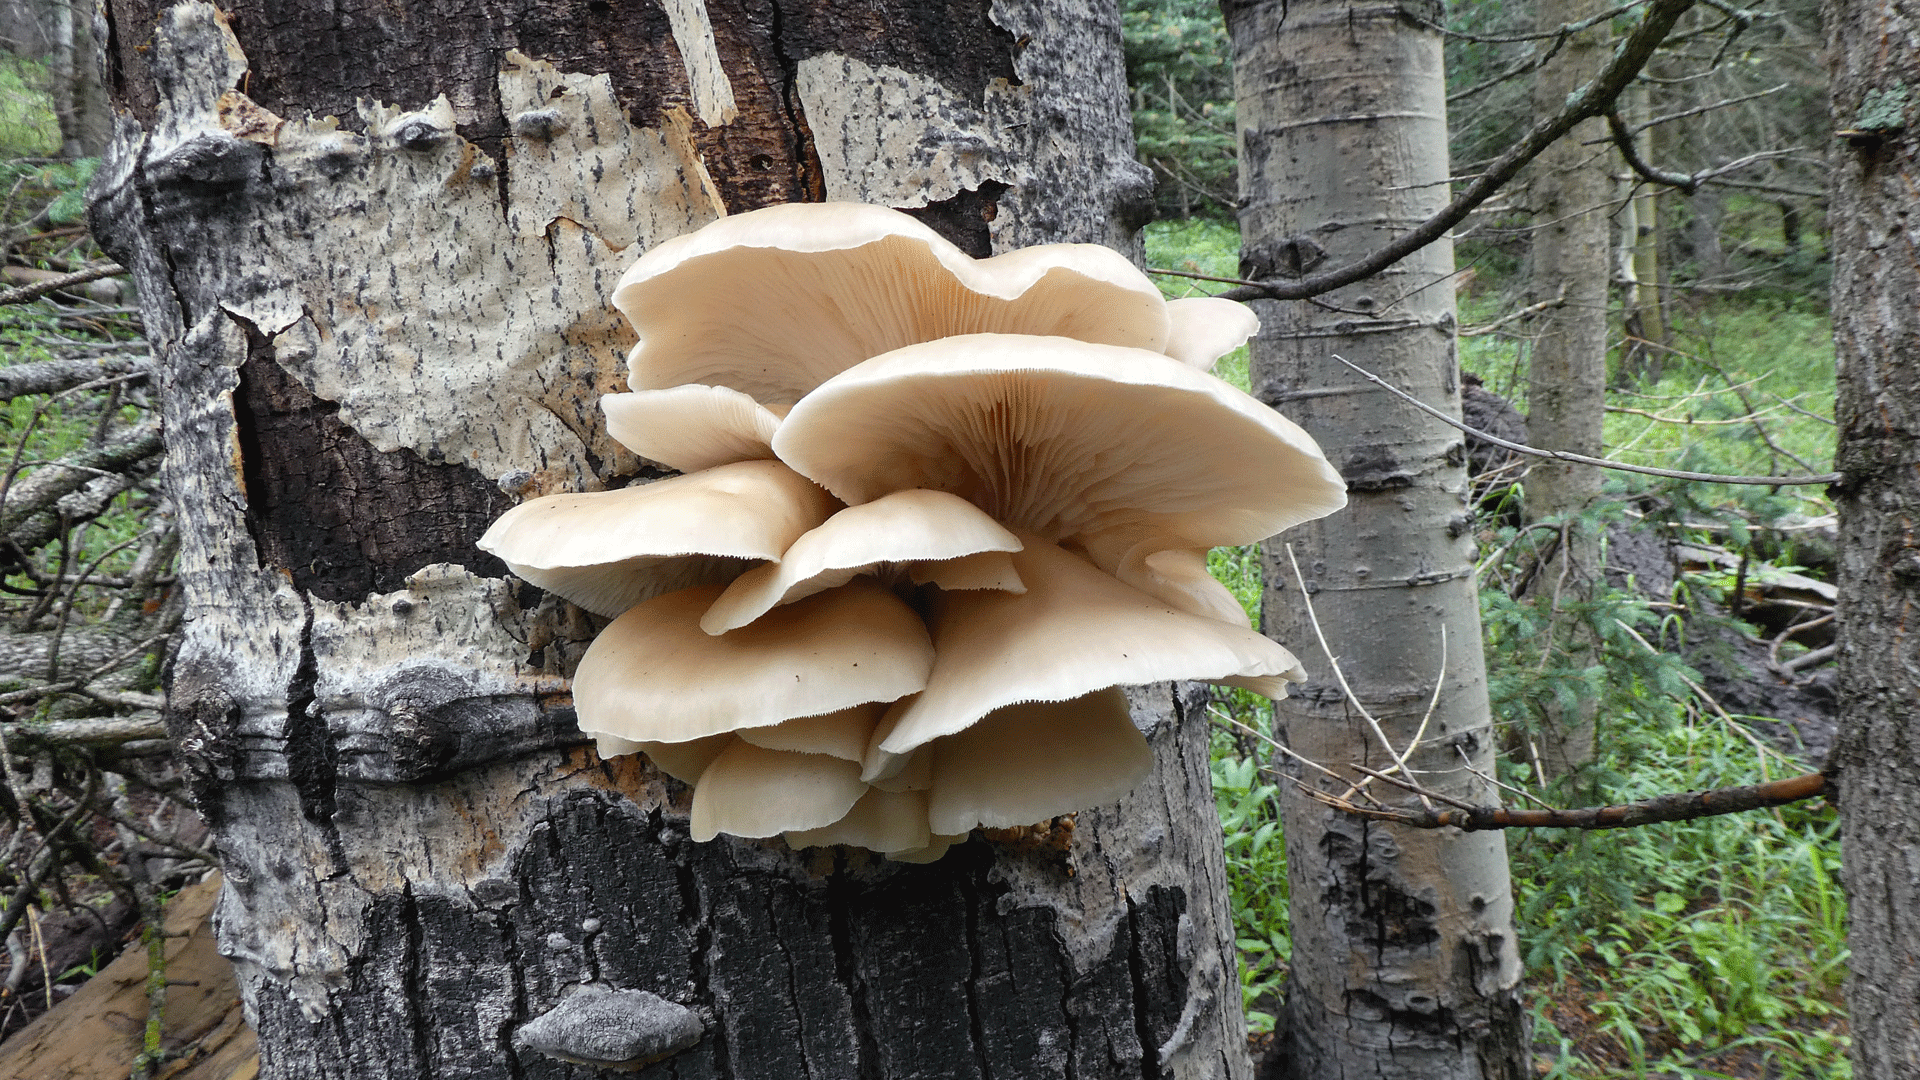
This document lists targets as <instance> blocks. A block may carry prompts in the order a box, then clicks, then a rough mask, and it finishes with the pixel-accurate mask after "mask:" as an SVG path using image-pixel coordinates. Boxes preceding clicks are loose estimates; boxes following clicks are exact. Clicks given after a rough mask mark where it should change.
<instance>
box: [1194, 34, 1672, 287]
mask: <svg viewBox="0 0 1920 1080" xmlns="http://www.w3.org/2000/svg"><path fill="white" fill-rule="evenodd" d="M1693 5H1694V0H1653V2H1652V3H1651V4H1649V5H1648V7H1647V13H1646V14H1645V15H1644V16H1642V17H1641V19H1640V23H1639V25H1637V26H1635V27H1634V28H1633V31H1632V32H1631V33H1629V34H1628V35H1627V37H1626V38H1625V40H1623V41H1621V43H1620V45H1619V46H1618V47H1617V48H1615V49H1614V53H1613V58H1612V59H1611V60H1610V61H1608V63H1607V66H1606V67H1605V68H1603V69H1602V70H1601V72H1600V74H1599V75H1598V76H1596V77H1595V78H1594V80H1593V81H1592V82H1590V83H1587V84H1586V85H1585V86H1583V87H1581V88H1580V89H1579V90H1576V91H1574V92H1573V94H1572V95H1570V96H1569V97H1568V98H1567V102H1566V104H1565V105H1564V106H1562V107H1561V109H1560V111H1559V112H1558V113H1555V114H1554V115H1553V116H1550V117H1548V118H1546V119H1544V120H1542V121H1540V122H1539V123H1537V124H1535V125H1534V126H1533V128H1532V130H1530V131H1528V132H1527V134H1526V135H1525V136H1524V137H1523V138H1522V139H1521V140H1520V141H1519V142H1517V143H1515V144H1514V145H1513V146H1511V147H1509V148H1508V149H1507V152H1506V153H1504V154H1501V155H1500V157H1499V158H1498V159H1496V160H1495V161H1494V163H1493V164H1492V165H1489V166H1487V169H1486V171H1485V172H1483V173H1481V174H1480V175H1479V177H1477V178H1476V179H1475V180H1474V181H1473V182H1472V183H1471V184H1468V185H1467V188H1466V190H1465V191H1462V192H1461V193H1460V194H1459V195H1458V196H1457V197H1456V198H1455V199H1454V200H1453V202H1451V203H1449V204H1448V205H1447V207H1446V209H1444V210H1442V211H1440V212H1439V213H1437V214H1435V215H1434V216H1432V217H1430V218H1428V219H1427V220H1426V221H1424V222H1422V223H1421V224H1420V225H1419V226H1417V227H1416V228H1414V229H1413V230H1411V231H1410V232H1408V233H1406V234H1405V235H1403V236H1401V237H1400V239H1398V240H1395V241H1393V242H1392V243H1390V244H1387V245H1386V246H1385V247H1382V248H1379V249H1377V250H1375V251H1374V253H1373V254H1371V255H1368V256H1366V257H1364V258H1361V259H1358V260H1356V261H1354V262H1351V263H1348V264H1346V265H1345V266H1339V267H1335V268H1334V269H1332V270H1329V271H1327V272H1325V273H1322V274H1315V275H1314V276H1312V277H1309V278H1302V279H1299V280H1296V281H1268V282H1262V283H1261V284H1260V285H1258V286H1242V287H1241V288H1237V289H1230V290H1228V291H1227V292H1225V293H1223V294H1221V295H1223V296H1225V297H1226V298H1227V299H1229V300H1303V299H1305V298H1307V297H1309V296H1318V295H1319V294H1321V293H1323V292H1331V291H1332V290H1334V289H1337V288H1340V287H1341V286H1343V285H1351V284H1352V283H1354V282H1356V281H1359V280H1360V279H1361V278H1366V277H1372V276H1373V275H1374V274H1377V273H1379V272H1380V271H1382V270H1385V269H1386V268H1387V267H1389V266H1392V265H1393V264H1394V263H1396V262H1399V261H1400V260H1401V259H1404V258H1406V257H1407V256H1408V255H1411V254H1413V253H1414V252H1416V251H1418V250H1420V249H1421V248H1423V247H1426V246H1427V245H1428V244H1431V243H1433V242H1434V241H1435V240H1438V239H1440V237H1442V236H1445V235H1446V233H1447V230H1448V229H1451V228H1453V227H1454V226H1455V225H1458V224H1459V223H1460V222H1461V221H1462V220H1463V219H1465V218H1466V216H1467V215H1468V214H1469V213H1472V212H1473V209H1474V208H1475V207H1477V206H1479V205H1480V204H1481V203H1483V202H1485V201H1487V199H1489V198H1491V197H1492V196H1493V193H1494V192H1496V191H1498V190H1499V189H1500V187H1501V186H1502V185H1503V184H1505V183H1506V182H1507V181H1508V180H1511V179H1513V177H1514V175H1515V174H1517V173H1518V172H1519V171H1520V170H1521V169H1522V168H1524V167H1525V166H1526V165H1527V163H1528V162H1530V161H1532V160H1533V159H1534V158H1536V157H1539V156H1540V153H1541V151H1543V150H1545V149H1546V148H1547V147H1548V146H1549V145H1551V144H1552V143H1553V142H1554V140H1556V139H1558V138H1560V137H1561V136H1562V135H1565V134H1566V133H1567V132H1569V131H1572V130H1573V128H1574V126H1575V125H1577V124H1579V123H1580V122H1581V121H1582V120H1586V119H1589V118H1591V117H1595V116H1599V115H1601V114H1602V113H1603V112H1605V111H1606V110H1607V109H1608V108H1609V107H1611V106H1612V104H1613V101H1614V99H1615V98H1617V97H1618V96H1619V95H1620V91H1622V90H1624V89H1626V86H1627V84H1628V83H1630V82H1632V81H1633V77H1634V76H1635V75H1637V74H1639V72H1640V69H1641V68H1642V67H1644V66H1646V63H1647V59H1648V58H1649V57H1651V56H1652V55H1653V51H1654V49H1655V48H1657V47H1658V46H1659V44H1660V42H1661V41H1662V40H1663V39H1665V38H1666V36H1667V33H1668V31H1670V30H1672V29H1673V24H1674V23H1675V22H1677V21H1678V20H1679V18H1680V16H1682V15H1684V14H1686V13H1687V11H1688V10H1689V9H1691V8H1692V7H1693Z"/></svg>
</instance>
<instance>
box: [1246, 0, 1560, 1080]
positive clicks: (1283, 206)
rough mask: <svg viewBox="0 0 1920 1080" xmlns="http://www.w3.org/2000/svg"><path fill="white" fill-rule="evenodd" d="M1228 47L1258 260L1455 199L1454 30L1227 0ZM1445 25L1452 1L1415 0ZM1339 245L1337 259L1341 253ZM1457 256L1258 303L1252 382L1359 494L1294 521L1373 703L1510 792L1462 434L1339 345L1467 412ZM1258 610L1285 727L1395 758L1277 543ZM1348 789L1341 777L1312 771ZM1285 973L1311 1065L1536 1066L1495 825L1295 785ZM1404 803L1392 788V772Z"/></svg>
mask: <svg viewBox="0 0 1920 1080" xmlns="http://www.w3.org/2000/svg"><path fill="white" fill-rule="evenodd" d="M1225 8H1226V13H1227V28H1228V32H1229V33H1230V34H1231V35H1232V37H1233V43H1234V84H1235V91H1236V95H1237V98H1238V101H1239V105H1238V109H1239V117H1240V127H1241V132H1240V137H1241V148H1240V161H1241V170H1242V172H1241V178H1242V185H1243V188H1244V193H1243V197H1244V199H1245V209H1244V210H1243V211H1242V214H1241V228H1242V232H1243V235H1244V237H1245V240H1244V245H1245V250H1246V252H1247V257H1246V262H1247V264H1248V265H1245V266H1243V267H1242V272H1243V276H1268V275H1271V274H1276V273H1279V274H1299V273H1302V272H1307V271H1311V270H1312V269H1313V268H1314V267H1315V266H1317V265H1319V264H1320V263H1322V262H1328V264H1329V265H1334V264H1337V263H1339V262H1345V261H1348V260H1351V259H1353V258H1355V257H1357V256H1359V255H1361V254H1363V253H1366V252H1368V251H1370V250H1372V249H1373V248H1375V247H1377V246H1379V245H1380V244H1383V243H1386V242H1387V241H1389V240H1391V239H1392V238H1393V237H1394V236H1395V235H1396V233H1398V232H1400V231H1401V230H1405V229H1409V228H1411V227H1413V226H1414V225H1416V224H1418V223H1419V222H1420V221H1421V220H1422V219H1424V218H1426V217H1427V216H1428V215H1429V214H1431V213H1432V212H1433V211H1434V210H1436V209H1438V208H1439V207H1440V206H1442V205H1444V204H1445V202H1446V200H1447V197H1448V193H1447V184H1446V177H1447V118H1446V104H1445V95H1446V88H1445V77H1444V72H1443V70H1442V60H1441V49H1440V44H1441V43H1440V36H1439V34H1437V33H1435V32H1433V31H1431V30H1428V29H1424V28H1420V27H1418V26H1416V25H1415V24H1414V23H1412V22H1411V21H1410V20H1407V19H1406V18H1404V17H1403V14H1402V12H1401V10H1400V9H1399V8H1398V7H1396V6H1395V5H1392V4H1352V3H1343V2H1338V0H1311V2H1307V0H1290V2H1287V3H1283V2H1280V0H1271V2H1261V3H1251V4H1241V3H1229V4H1227V5H1226V6H1225ZM1416 11H1417V12H1418V14H1419V15H1421V16H1422V17H1423V18H1426V19H1429V20H1432V21H1434V22H1438V21H1439V20H1440V19H1441V17H1442V13H1441V10H1440V6H1439V5H1438V4H1420V5H1418V6H1417V8H1416ZM1329 260H1331V261H1330V262H1329ZM1452 270H1453V252H1452V248H1451V246H1450V245H1448V244H1447V243H1445V242H1441V243H1436V244H1434V245H1432V246H1430V247H1428V248H1426V249H1424V250H1423V251H1421V252H1419V253H1417V254H1415V255H1413V256H1411V257H1409V258H1408V259H1405V260H1403V261H1402V262H1400V263H1399V264H1397V265H1395V266H1394V267H1393V268H1391V269H1390V270H1388V271H1386V272H1385V273H1383V274H1381V275H1380V276H1379V277H1377V278H1373V279H1369V280H1367V281H1363V282H1361V283H1359V284H1356V285H1352V286H1349V287H1347V288H1344V289H1340V290H1337V291H1335V292H1332V293H1329V294H1327V295H1325V296H1323V297H1320V298H1319V301H1318V302H1314V303H1304V302H1302V303H1293V302H1289V303H1267V302H1262V303H1259V304H1257V305H1256V306H1257V307H1258V309H1259V311H1260V316H1261V321H1262V329H1261V333H1260V337H1259V338H1258V339H1256V341H1255V344H1254V349H1253V369H1254V384H1255V387H1254V388H1255V392H1256V393H1257V394H1258V395H1259V396H1260V397H1261V398H1262V400H1264V401H1266V402H1268V403H1269V404H1271V405H1273V406H1275V407H1276V408H1279V409H1280V410H1281V411H1283V412H1285V413H1286V414H1287V415H1288V416H1290V417H1292V418H1293V419H1295V420H1296V421H1298V422H1299V423H1300V424H1301V425H1302V426H1303V427H1305V428H1306V429H1307V430H1308V431H1309V432H1310V433H1312V434H1313V436H1314V438H1316V439H1318V440H1319V441H1320V445H1321V446H1322V447H1323V448H1324V449H1325V450H1326V452H1327V456H1328V459H1329V460H1331V461H1332V462H1333V464H1334V465H1335V467H1337V468H1338V469H1339V470H1340V472H1341V474H1342V475H1343V476H1345V477H1346V480H1347V484H1348V493H1349V495H1350V496H1351V499H1352V503H1351V504H1350V505H1349V506H1348V508H1347V509H1346V510H1345V511H1342V512H1341V513H1338V514H1335V515H1333V516H1332V517H1329V518H1323V519H1321V520H1320V521H1317V522H1314V523H1312V524H1310V525H1308V526H1303V527H1302V528H1300V529H1298V530H1295V531H1293V532H1290V533H1289V534H1288V536H1287V540H1286V542H1287V543H1290V544H1291V545H1292V546H1293V547H1294V548H1295V549H1296V550H1297V552H1298V556H1299V563H1300V569H1301V572H1302V573H1303V574H1304V575H1305V577H1306V585H1305V588H1306V591H1307V592H1308V593H1309V594H1310V595H1311V596H1312V599H1313V602H1314V604H1315V606H1316V608H1317V609H1318V612H1319V618H1320V622H1321V624H1322V626H1323V627H1324V628H1325V630H1326V632H1327V638H1328V644H1329V645H1330V647H1331V649H1332V651H1333V652H1334V653H1335V654H1337V655H1338V656H1339V657H1340V662H1341V666H1342V668H1343V669H1344V670H1345V672H1346V674H1347V678H1348V679H1349V680H1350V681H1351V683H1352V685H1353V688H1354V690H1355V692H1356V693H1357V695H1358V697H1359V700H1360V703H1361V704H1363V705H1364V706H1365V707H1366V708H1367V709H1368V710H1370V711H1371V712H1372V713H1373V715H1375V716H1376V717H1378V718H1379V721H1380V724H1381V726H1382V728H1383V729H1384V730H1385V732H1386V735H1387V737H1388V738H1389V739H1390V740H1392V742H1393V744H1394V747H1395V749H1396V750H1397V751H1404V750H1405V749H1406V747H1407V746H1408V745H1409V744H1410V743H1411V742H1412V741H1413V736H1414V733H1415V732H1416V730H1417V729H1419V728H1420V727H1421V724H1422V718H1423V717H1425V716H1426V714H1427V712H1428V706H1429V702H1430V701H1433V700H1434V692H1435V682H1436V681H1438V682H1439V683H1440V686H1439V696H1438V702H1437V705H1436V706H1435V707H1434V709H1433V713H1432V717H1431V720H1430V721H1429V722H1427V724H1426V731H1425V735H1424V737H1423V739H1422V741H1421V743H1420V746H1419V748H1418V749H1417V750H1416V751H1414V753H1413V754H1412V756H1411V758H1410V759H1409V762H1408V764H1409V765H1410V766H1411V767H1412V768H1413V769H1415V770H1417V771H1418V772H1419V775H1420V779H1421V780H1422V781H1423V782H1424V783H1427V784H1430V785H1434V786H1435V787H1437V788H1439V789H1441V790H1445V791H1448V792H1450V793H1452V794H1455V795H1457V796H1460V797H1464V798H1467V799H1470V800H1473V801H1476V802H1483V801H1494V800H1496V794H1495V792H1494V791H1493V790H1492V789H1491V788H1490V787H1489V786H1487V785H1484V784H1482V782H1481V781H1479V780H1477V779H1475V778H1474V776H1473V775H1472V774H1471V773H1468V772H1465V771H1463V770H1462V769H1461V768H1460V766H1461V764H1462V762H1463V761H1464V762H1465V763H1467V764H1469V765H1471V766H1472V767H1473V768H1476V769H1479V770H1481V771H1482V772H1486V773H1488V774H1490V773H1491V770H1492V769H1493V759H1494V750H1495V746H1494V744H1495V735H1494V733H1493V729H1492V724H1491V719H1490V716H1489V711H1488V705H1487V687H1486V674H1485V669H1484V665H1483V663H1482V660H1481V655H1480V620H1479V615H1478V609H1477V606H1476V602H1475V596H1474V585H1473V575H1472V567H1473V559H1472V555H1473V540H1472V535H1471V532H1472V530H1471V528H1470V527H1469V521H1468V517H1467V511H1466V506H1465V505H1464V501H1463V500H1464V494H1465V491H1466V480H1467V478H1466V469H1465V464H1466V453H1465V446H1464V444H1463V442H1462V439H1461V436H1460V434H1459V433H1458V432H1457V431H1455V430H1453V429H1452V428H1448V427H1446V426H1445V425H1442V424H1440V423H1438V422H1437V421H1433V420H1430V419H1426V418H1424V417H1422V416H1421V415H1420V414H1419V413H1417V412H1414V411H1412V410H1410V409H1408V408H1407V407H1405V406H1404V405H1402V404H1400V403H1397V402H1396V401H1394V400H1393V399H1392V398H1390V397H1388V396H1387V395H1386V394H1385V393H1384V392H1382V391H1378V390H1375V389H1373V388H1371V387H1370V386H1369V385H1368V384H1366V383H1365V382H1364V381H1362V380H1361V379H1360V377H1359V376H1357V375H1354V374H1353V373H1352V372H1350V371H1348V370H1347V369H1346V368H1344V367H1342V366H1341V365H1340V364H1339V363H1337V362H1336V361H1334V360H1333V359H1331V354H1334V353H1339V354H1340V355H1342V356H1345V357H1347V358H1349V359H1351V360H1353V361H1354V362H1356V363H1358V364H1360V365H1361V366H1363V367H1366V368H1367V369H1369V370H1371V371H1374V372H1377V373H1379V374H1381V375H1383V376H1385V377H1386V378H1387V379H1389V380H1392V381H1393V382H1395V383H1396V384H1398V385H1400V386H1402V387H1405V388H1406V389H1407V390H1409V391H1411V392H1412V393H1414V394H1417V395H1419V396H1420V397H1421V398H1422V399H1424V400H1427V401H1430V402H1434V403H1436V404H1439V405H1441V406H1442V407H1448V406H1450V407H1451V408H1453V409H1454V410H1455V411H1456V415H1457V411H1458V409H1459V389H1460V387H1459V378H1458V365H1457V362H1456V357H1455V355H1454V310H1453V292H1452V290H1451V288H1449V287H1448V285H1447V283H1446V281H1445V277H1446V275H1448V274H1449V273H1451V272H1452ZM1266 569H1267V581H1268V583H1269V584H1268V589H1267V596H1266V607H1265V611H1266V612H1267V615H1266V620H1267V627H1266V629H1267V630H1268V631H1269V632H1270V633H1272V634H1273V635H1274V636H1275V637H1277V638H1278V639H1280V640H1282V641H1285V642H1288V643H1289V644H1290V645H1292V646H1293V647H1294V648H1295V649H1296V650H1297V651H1298V652H1299V653H1300V655H1301V657H1302V658H1303V660H1304V661H1305V663H1306V666H1307V669H1308V672H1309V681H1308V682H1307V684H1306V685H1305V686H1302V687H1299V688H1296V689H1295V691H1294V693H1293V696H1292V697H1290V698H1289V699H1288V700H1286V701H1284V702H1282V703H1280V705H1279V707H1278V708H1277V710H1276V720H1275V724H1276V728H1277V729H1278V730H1277V731H1276V735H1277V737H1278V738H1280V739H1281V740H1283V741H1284V742H1285V743H1286V744H1287V745H1289V746H1290V747H1291V748H1292V749H1293V750H1294V751H1295V752H1296V753H1298V754H1300V755H1303V756H1304V757H1306V758H1308V759H1310V760H1313V761H1316V762H1320V763H1323V764H1324V765H1326V766H1328V767H1329V768H1332V769H1334V770H1335V771H1338V772H1341V773H1342V774H1343V775H1357V774H1351V772H1350V770H1348V769H1346V768H1345V766H1346V765H1348V764H1349V763H1359V764H1362V765H1365V766H1367V767H1369V768H1374V769H1382V768H1386V767H1389V765H1390V760H1389V758H1388V757H1387V754H1386V751H1385V749H1384V748H1383V747H1382V746H1381V744H1380V742H1379V740H1378V739H1376V738H1375V737H1374V735H1373V734H1372V733H1371V731H1370V729H1369V727H1368V726H1367V725H1366V723H1365V722H1364V720H1363V719H1362V718H1361V716H1360V715H1359V713H1358V712H1357V710H1356V708H1355V706H1354V704H1353V703H1352V702H1350V701H1348V700H1346V699H1345V698H1344V697H1343V695H1342V693H1341V691H1340V687H1339V685H1338V683H1337V681H1336V679H1335V677H1334V673H1333V672H1332V671H1331V670H1330V668H1329V665H1328V663H1327V660H1326V658H1325V657H1324V656H1323V655H1321V654H1319V653H1318V651H1317V650H1316V649H1315V648H1314V646H1313V642H1314V634H1313V630H1312V629H1311V627H1310V626H1309V624H1308V620H1307V617H1306V611H1305V608H1304V605H1303V604H1302V602H1301V594H1300V591H1299V589H1298V588H1297V584H1298V583H1297V582H1296V581H1295V579H1294V577H1293V572H1292V570H1291V568H1290V567H1289V565H1288V562H1287V559H1286V556H1285V553H1284V552H1283V551H1281V550H1279V545H1277V544H1276V545H1275V546H1274V547H1273V548H1272V549H1270V550H1269V551H1268V553H1267V559H1266ZM1290 771H1291V772H1292V773H1293V775H1295V776H1296V777H1297V778H1298V779H1299V780H1300V781H1301V782H1302V783H1304V784H1307V785H1310V786H1313V787H1316V788H1318V789H1320V790H1323V791H1327V792H1330V793H1333V794H1339V793H1340V792H1342V791H1344V790H1345V789H1346V786H1347V785H1346V783H1345V782H1344V781H1340V782H1335V781H1333V780H1330V779H1329V778H1328V777H1326V776H1324V775H1322V774H1319V773H1315V772H1312V771H1310V770H1307V769H1304V768H1291V769H1290ZM1282 791H1283V792H1287V794H1286V796H1285V805H1284V815H1285V829H1286V841H1287V860H1288V882H1289V884H1290V886H1291V888H1292V898H1291V900H1292V902H1291V912H1292V932H1293V970H1292V976H1291V981H1290V983H1289V987H1288V996H1287V1005H1286V1015H1287V1017H1288V1022H1289V1031H1290V1038H1291V1053H1292V1060H1291V1063H1290V1071H1288V1070H1286V1069H1283V1070H1282V1072H1281V1073H1280V1075H1286V1076H1299V1077H1315V1078H1317V1077H1347V1078H1356V1077H1382V1078H1388V1077H1405V1078H1408V1080H1414V1078H1418V1080H1481V1078H1501V1080H1518V1078H1520V1077H1523V1076H1526V1075H1528V1068H1527V1063H1528V1054H1527V1038H1526V1019H1525V1012H1524V1010H1523V1008H1522V1006H1521V1002H1520V996H1519V982H1520V961H1519V957H1518V953H1517V950H1516V948H1515V942H1514V936H1513V928H1512V918H1513V904H1512V897H1511V892H1510V888H1509V882H1508V878H1507V854H1506V847H1505V844H1504V842H1503V841H1501V840H1499V839H1497V838H1494V837H1489V836H1484V835H1481V834H1474V833H1460V832H1456V831H1453V830H1445V831H1439V832H1425V831H1421V830H1417V829H1400V828H1396V827H1393V826H1390V825H1386V824H1382V823H1379V822H1368V821H1363V820H1360V819H1358V818H1353V817H1350V816H1347V815H1345V814H1342V813H1339V812H1336V811H1332V810H1329V809H1327V808H1326V807H1324V806H1322V805H1320V804H1318V803H1316V802H1313V801H1311V800H1309V799H1307V798H1305V797H1303V796H1301V795H1300V794H1298V793H1297V792H1293V791H1291V790H1290V789H1289V788H1287V787H1285V786H1283V787H1282ZM1375 792H1376V794H1378V795H1380V796H1382V797H1383V798H1385V799H1387V800H1388V801H1393V800H1394V793H1393V792H1391V791H1387V790H1382V786H1381V785H1377V784H1376V785H1375Z"/></svg>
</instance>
